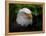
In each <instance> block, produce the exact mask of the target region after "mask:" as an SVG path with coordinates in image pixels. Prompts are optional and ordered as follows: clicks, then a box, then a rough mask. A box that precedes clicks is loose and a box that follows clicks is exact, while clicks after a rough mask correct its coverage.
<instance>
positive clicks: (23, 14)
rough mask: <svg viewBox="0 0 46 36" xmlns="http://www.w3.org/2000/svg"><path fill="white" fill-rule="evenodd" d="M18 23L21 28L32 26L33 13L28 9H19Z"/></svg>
mask: <svg viewBox="0 0 46 36" xmlns="http://www.w3.org/2000/svg"><path fill="white" fill-rule="evenodd" d="M16 22H17V23H18V24H20V25H21V26H26V27H27V26H28V25H29V24H30V25H32V11H31V10H30V9H28V8H22V9H19V11H18V14H17V18H16Z"/></svg>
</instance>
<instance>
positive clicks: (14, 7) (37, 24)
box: [9, 3, 43, 32]
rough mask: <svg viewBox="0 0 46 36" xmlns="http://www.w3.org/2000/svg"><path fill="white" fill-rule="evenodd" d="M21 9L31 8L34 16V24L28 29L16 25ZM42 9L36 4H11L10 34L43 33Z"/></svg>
mask: <svg viewBox="0 0 46 36" xmlns="http://www.w3.org/2000/svg"><path fill="white" fill-rule="evenodd" d="M21 8H29V9H30V10H31V11H32V15H33V19H32V20H33V24H32V25H28V26H27V27H25V26H23V27H22V26H21V25H18V24H17V23H16V17H17V16H16V15H17V13H18V10H19V9H21ZM42 9H43V8H42V7H41V5H36V4H12V3H10V4H9V32H24V31H42ZM35 14H37V15H35Z"/></svg>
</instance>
